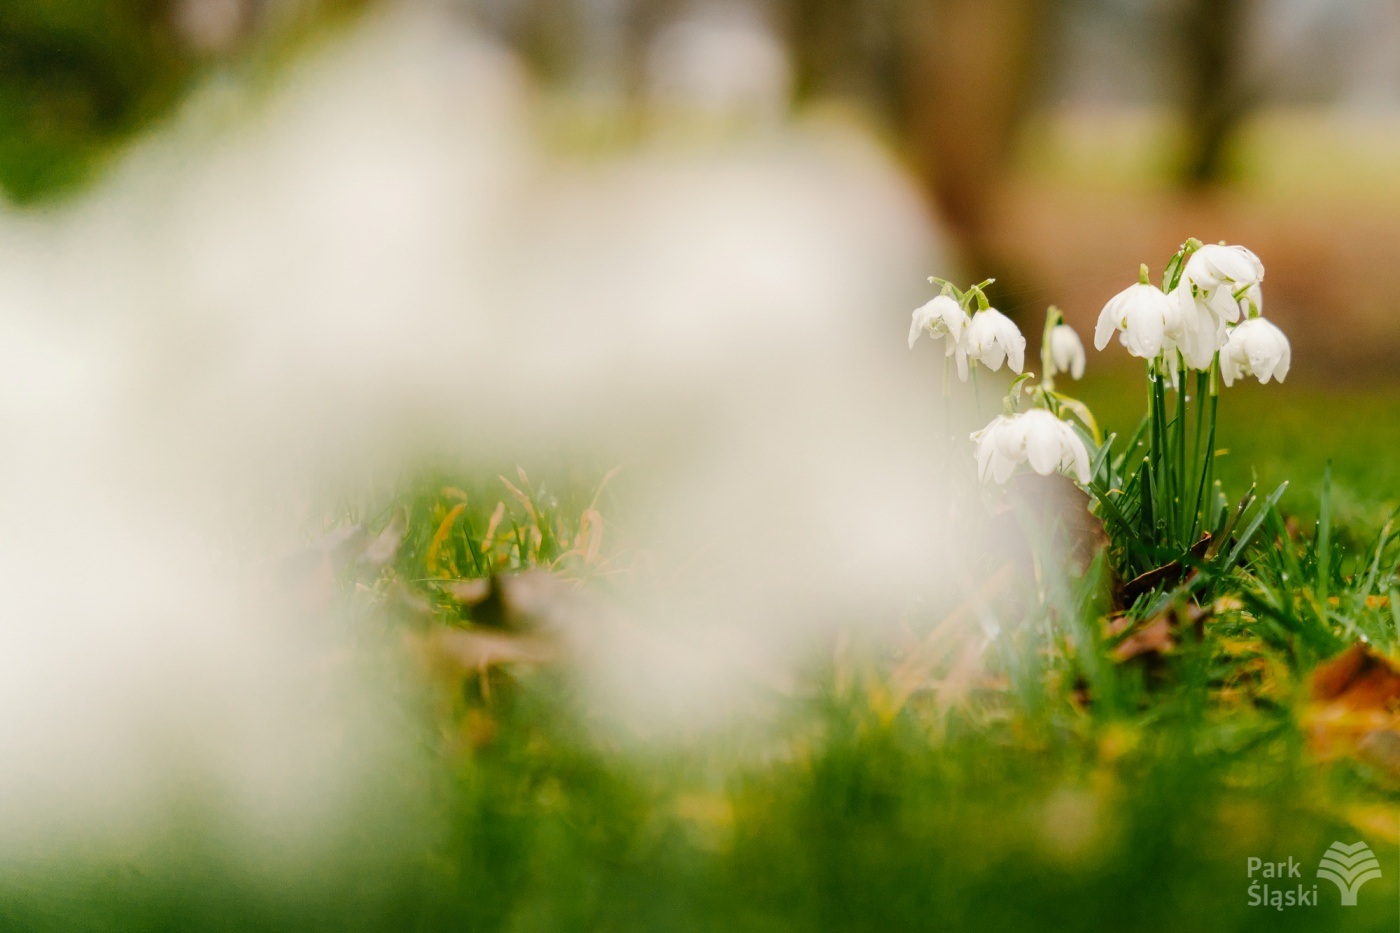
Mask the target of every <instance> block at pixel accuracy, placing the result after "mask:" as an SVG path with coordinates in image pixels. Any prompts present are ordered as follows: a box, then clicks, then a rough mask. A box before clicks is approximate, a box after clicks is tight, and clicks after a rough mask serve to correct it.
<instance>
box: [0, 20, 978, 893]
mask: <svg viewBox="0 0 1400 933" xmlns="http://www.w3.org/2000/svg"><path fill="white" fill-rule="evenodd" d="M313 46H314V47H313V49H312V51H311V54H309V56H308V57H307V58H306V59H303V60H301V61H298V62H295V63H291V64H290V65H289V66H288V68H287V69H286V71H285V72H281V73H280V74H279V83H277V84H276V85H274V86H272V87H270V88H268V87H263V86H262V85H261V84H259V85H258V86H257V87H256V88H255V89H253V90H252V91H250V92H248V93H247V95H246V96H245V95H242V94H241V93H240V91H239V89H238V88H237V87H236V86H232V85H230V84H220V85H217V86H214V87H211V88H209V89H207V91H206V93H204V94H197V95H196V97H195V98H194V99H193V100H192V101H191V104H190V107H189V110H188V111H187V112H186V113H185V114H183V115H181V116H180V117H178V118H176V119H174V120H172V121H170V123H169V124H168V125H167V126H166V127H164V128H163V129H162V130H161V132H160V133H158V134H157V135H155V136H152V137H150V138H148V139H146V140H143V141H142V142H141V143H140V144H138V145H137V147H135V148H134V149H133V150H132V151H130V152H129V153H126V154H124V156H123V157H122V159H121V160H119V161H120V164H117V165H115V166H114V168H113V171H112V172H111V174H109V175H108V176H107V177H106V178H105V179H104V180H103V181H102V182H101V184H100V185H98V186H97V187H96V188H94V189H93V190H92V191H90V192H88V193H85V194H84V195H83V196H82V197H81V198H80V199H77V200H74V201H72V202H70V203H69V204H66V205H64V206H63V207H61V208H55V209H53V210H51V211H46V212H43V213H41V214H30V215H26V216H15V215H14V214H11V213H6V212H5V211H3V210H0V261H2V262H3V265H4V267H5V269H6V271H5V274H4V275H3V276H0V332H3V333H4V334H5V338H4V340H0V427H3V429H4V436H5V437H6V439H7V445H6V448H5V450H4V455H3V456H0V518H3V520H4V527H5V529H6V535H5V536H4V540H3V541H0V582H3V583H4V584H5V585H4V586H0V616H3V618H4V619H5V624H4V625H3V626H0V674H3V676H0V837H3V838H5V839H6V840H7V842H11V843H14V844H13V845H10V846H9V851H10V852H12V853H23V855H22V856H18V857H26V858H27V857H30V856H31V854H32V853H31V852H30V850H29V849H28V848H26V844H27V843H29V842H33V843H34V845H36V846H39V845H41V846H44V847H48V848H50V849H63V848H64V847H66V846H81V847H82V848H81V850H82V851H84V852H87V851H91V850H93V849H94V848H95V847H97V846H99V845H100V844H101V843H102V841H103V840H105V839H116V840H117V841H116V842H114V843H113V844H114V845H118V846H122V845H126V846H127V848H130V846H129V845H127V843H128V842H129V840H122V839H120V838H118V837H120V836H121V834H123V833H131V834H137V835H139V834H140V833H143V832H147V831H155V832H160V831H162V830H163V828H168V826H169V823H168V822H167V821H165V820H164V817H165V815H166V814H167V813H169V812H171V811H170V809H169V808H170V807H171V806H174V807H176V808H177V809H176V811H175V812H177V813H181V814H183V813H185V812H187V811H186V810H185V809H183V808H185V807H187V806H197V805H207V806H209V807H210V808H211V809H214V810H219V811H220V812H222V811H223V810H227V811H228V814H227V819H225V820H224V821H223V822H220V823H218V824H217V825H218V826H219V827H221V829H220V830H219V832H220V833H221V836H220V838H219V839H218V840H217V841H216V843H214V844H217V845H218V846H220V848H221V851H223V850H225V849H226V850H227V851H228V852H229V853H230V854H231V855H234V854H237V853H238V852H247V853H248V854H249V857H250V863H251V864H252V865H254V866H256V867H257V870H258V871H259V873H260V877H261V876H262V874H263V873H265V872H266V871H268V867H267V866H268V864H269V863H268V858H269V852H270V851H271V850H270V847H271V846H273V845H274V844H275V843H289V848H291V847H292V846H291V845H290V843H293V842H294V843H297V844H298V845H301V844H304V845H305V846H307V847H309V848H315V847H318V846H319V845H321V844H322V841H323V840H324V839H326V838H328V837H329V833H328V832H327V830H326V827H327V826H329V825H334V824H335V821H336V820H337V819H339V818H343V817H344V816H345V813H346V811H345V809H344V807H345V806H348V804H346V801H347V800H349V799H350V798H353V797H354V795H355V792H356V791H357V790H358V789H360V782H361V781H362V780H366V779H367V778H366V777H365V775H366V774H367V773H372V772H374V770H375V768H376V767H378V766H379V762H378V759H376V758H375V751H376V746H375V743H374V742H372V741H370V740H368V739H366V738H365V736H364V733H365V732H370V733H374V734H375V735H379V734H381V731H382V733H383V734H384V735H402V728H401V726H402V722H401V721H400V720H399V719H397V717H396V715H395V714H392V713H391V712H389V708H390V707H391V706H392V703H391V702H390V701H387V700H384V698H383V695H382V694H381V693H380V692H378V691H377V690H376V689H375V686H376V685H375V684H373V683H369V684H365V683H362V682H361V678H359V677H358V675H357V672H356V670H355V669H354V668H355V664H354V657H355V653H354V651H353V650H352V649H349V648H348V647H347V646H346V645H345V644H344V642H345V640H346V637H347V634H348V633H349V632H350V631H353V630H354V626H353V621H354V620H352V619H349V618H342V617H340V616H339V615H336V614H334V613H332V616H333V617H331V618H327V615H326V612H325V611H322V610H306V609H304V608H302V606H301V604H300V603H299V602H298V601H297V600H296V599H295V598H294V597H293V596H289V595H288V594H287V593H285V592H284V591H283V588H282V587H281V585H280V584H279V582H278V581H277V580H276V579H271V578H272V577H273V576H274V574H273V573H272V571H271V570H270V568H272V567H274V566H276V565H277V564H278V562H279V560H278V559H279V557H280V556H281V555H283V554H285V553H287V552H288V551H289V550H292V549H294V548H297V547H304V546H305V544H306V537H307V534H308V531H307V529H306V525H307V524H308V523H309V521H308V519H309V518H310V517H315V518H316V519H317V520H319V519H321V518H322V517H323V513H324V512H325V511H327V510H326V509H325V507H324V506H325V503H326V502H327V501H329V500H332V499H335V500H337V501H338V500H339V499H340V495H339V494H340V493H341V492H342V491H345V492H346V493H347V495H346V496H345V498H346V499H347V500H352V501H353V499H354V498H355V497H357V496H359V495H360V494H362V493H363V491H364V490H366V489H379V488H386V487H392V486H393V485H394V484H396V483H397V482H398V481H399V478H400V477H402V476H403V475H405V474H406V473H411V472H412V471H414V470H416V469H417V468H418V467H419V466H421V462H422V458H431V459H433V460H434V461H441V460H446V461H448V462H449V463H450V464H452V465H456V464H465V465H466V466H468V467H474V466H479V465H482V464H483V463H486V464H489V465H491V466H495V465H496V464H497V463H499V462H500V461H505V462H507V463H512V462H519V463H523V464H525V465H527V466H530V465H532V464H536V463H543V464H550V463H555V462H558V461H559V460H561V459H564V458H565V457H575V456H576V457H579V458H582V459H586V460H587V461H588V462H601V463H602V464H603V465H604V466H609V465H613V464H618V463H626V464H627V469H626V470H625V471H624V473H623V479H622V480H620V481H619V483H618V484H616V485H615V487H614V488H615V489H617V490H618V491H617V492H616V507H615V509H610V510H609V511H608V514H607V516H606V518H607V521H608V523H609V524H608V527H609V529H613V528H619V529H625V533H626V534H628V535H629V541H630V540H636V541H637V542H639V545H638V550H643V549H644V550H645V551H646V553H647V556H648V561H647V564H648V565H649V566H655V567H656V568H658V569H657V570H656V572H655V574H654V575H652V576H650V577H648V578H646V579H642V578H641V577H640V576H639V577H638V584H637V586H636V587H635V591H629V593H628V595H629V597H630V598H631V599H633V601H634V602H635V603H636V605H629V606H628V609H629V612H630V615H629V619H628V621H629V623H630V627H623V626H622V625H619V626H618V627H617V628H616V629H614V630H610V631H609V632H607V633H600V634H599V636H598V637H597V639H596V640H595V641H594V642H592V643H590V646H589V648H588V651H589V652H590V653H588V654H587V656H586V659H585V661H584V662H583V663H581V665H580V668H581V671H582V673H583V676H584V679H586V680H587V681H588V682H589V683H590V685H594V686H595V687H596V693H597V694H598V695H599V696H604V697H605V698H607V699H609V700H615V703H614V704H613V705H611V706H609V707H608V709H609V710H611V711H615V712H616V713H617V714H618V715H619V716H636V717H664V716H665V715H666V714H668V713H674V715H676V716H678V717H684V718H685V721H686V722H687V723H700V722H708V723H716V722H720V721H723V720H724V717H725V715H726V712H727V711H726V706H728V707H729V710H732V709H733V707H734V706H736V705H738V704H741V703H742V704H745V706H744V709H745V711H746V712H752V709H753V708H752V707H750V706H748V705H747V701H748V700H749V699H751V698H752V694H751V693H748V694H746V693H745V692H744V690H743V686H744V684H748V683H752V682H753V681H755V680H758V679H759V678H758V677H751V671H752V670H757V671H759V672H761V674H762V676H763V677H770V676H775V672H777V676H781V673H782V672H783V671H784V670H786V667H787V666H788V665H789V664H791V663H792V662H794V661H795V660H796V659H797V658H799V657H801V656H802V653H803V652H805V651H807V650H810V649H811V647H812V646H813V645H814V644H815V641H816V639H814V638H813V636H814V634H816V633H817V632H818V631H819V629H820V627H821V626H822V625H823V624H834V623H835V622H836V621H837V620H841V621H845V620H848V619H851V618H862V619H864V618H895V617H897V616H898V611H899V608H900V607H902V606H903V605H905V604H906V603H907V601H908V599H909V598H910V593H911V591H913V592H917V593H938V592H940V591H941V589H940V588H941V587H942V586H944V585H945V584H944V582H943V580H942V577H941V576H940V575H941V574H943V573H944V571H943V570H940V569H938V568H940V567H947V566H950V565H951V564H952V563H954V562H955V555H950V554H949V553H948V552H949V550H950V549H951V545H949V544H948V541H949V540H954V539H956V540H959V541H960V542H965V541H966V540H967V538H968V535H973V534H977V533H978V532H977V530H976V529H968V530H966V531H965V532H964V531H959V532H958V534H957V535H956V536H950V535H949V534H948V532H947V530H946V529H944V528H940V527H939V526H938V525H937V523H934V522H930V521H928V516H929V515H930V514H934V512H935V511H936V510H937V509H938V508H939V503H940V501H941V499H942V497H944V496H945V495H946V493H945V489H946V484H943V483H942V482H940V481H939V480H941V479H942V478H943V477H942V474H941V472H940V471H941V470H942V469H943V462H942V459H941V458H940V456H939V453H938V448H937V444H936V443H935V442H934V440H933V439H932V438H928V437H926V436H925V433H924V432H921V431H920V430H919V426H920V425H921V424H923V423H925V421H926V420H927V419H928V418H929V417H931V415H932V413H933V412H932V409H933V407H934V405H935V402H934V400H933V399H932V398H930V397H929V394H928V393H923V394H921V393H920V392H919V388H920V383H919V381H918V379H919V372H918V369H917V367H916V365H914V361H913V360H910V359H908V354H907V353H906V352H905V351H900V350H899V349H898V347H897V345H895V346H891V345H890V342H889V341H888V340H887V339H885V336H884V335H885V333H886V331H887V328H888V327H890V326H898V324H897V323H895V320H894V319H890V320H888V321H880V320H871V319H869V318H868V317H865V316H862V315H860V314H856V313H852V309H854V308H858V307H860V306H862V305H864V304H872V303H873V304H885V305H887V306H889V307H907V304H908V303H912V299H911V297H910V296H909V295H908V294H907V293H905V292H903V291H902V290H898V289H895V288H892V287H891V286H890V284H889V283H891V282H900V281H909V282H914V281H917V280H918V279H919V278H921V277H922V276H921V275H920V270H921V269H922V267H923V266H924V264H925V263H926V262H927V261H928V259H929V256H930V255H931V254H935V255H936V253H937V252H938V247H937V244H936V242H935V241H934V237H933V232H932V231H931V229H930V227H929V224H928V221H927V218H926V217H925V216H924V215H923V214H922V213H921V212H920V210H919V209H918V207H917V206H916V205H917V203H918V198H917V196H916V195H915V193H914V187H913V185H912V183H911V182H910V181H909V180H908V179H907V178H905V177H904V176H902V175H901V174H900V173H899V171H898V169H897V168H896V167H895V165H894V164H893V162H892V160H891V159H890V158H889V157H888V156H887V155H886V154H884V153H883V152H882V151H881V149H880V148H879V147H878V145H876V144H875V143H874V142H872V141H871V140H870V139H869V138H868V137H866V136H865V135H864V134H863V133H862V132H861V131H860V130H859V129H857V128H854V126H853V125H851V124H846V123H836V124H830V125H828V124H817V125H804V126H800V127H794V126H784V127H782V132H781V133H780V134H778V133H775V134H774V135H772V136H771V137H763V138H762V139H759V140H746V141H745V142H744V143H743V144H742V145H737V146H733V147H727V148H717V147H713V146H710V147H700V148H686V149H677V148H675V147H660V146H657V147H647V146H643V145H639V146H637V147H636V148H635V149H629V150H627V151H625V152H620V153H617V154H616V155H613V156H609V157H608V158H606V159H597V160H590V161H588V162H587V164H586V166H584V167H581V166H580V165H579V164H578V163H577V162H570V161H568V160H567V159H565V158H563V157H560V156H558V154H556V153H551V152H549V151H546V150H544V149H542V148H541V147H540V146H538V145H536V144H535V143H534V141H533V138H532V136H531V132H530V127H531V126H532V125H533V124H534V123H535V122H536V121H537V118H538V116H539V115H538V114H532V113H531V112H530V110H529V106H530V101H531V96H530V94H529V92H528V88H526V87H525V86H524V85H523V82H522V81H521V76H520V74H519V72H518V70H517V67H516V65H515V64H514V63H513V61H512V60H511V59H510V58H509V57H508V56H507V55H505V54H504V53H503V52H502V51H501V50H500V49H499V48H496V47H494V46H491V45H489V44H487V43H485V42H483V41H482V40H481V38H480V37H479V36H478V35H477V34H475V33H473V32H472V31H471V30H470V28H469V27H467V26H466V25H465V23H464V19H463V18H462V17H460V16H458V15H457V14H456V13H455V12H453V11H451V10H450V9H448V8H447V7H446V5H441V6H435V5H433V4H431V3H423V4H419V3H414V4H386V5H380V6H376V7H375V8H374V9H373V10H372V11H371V12H369V13H367V14H366V15H365V16H364V17H362V18H360V19H358V20H357V21H356V23H355V25H354V27H353V28H347V29H346V30H345V31H344V32H343V33H337V34H336V35H335V37H334V38H333V39H328V40H327V41H326V42H325V43H324V44H321V43H316V44H313ZM678 281H687V282H693V283H697V284H696V285H695V287H693V288H686V289H680V290H678V289H676V287H675V283H676V282H678ZM900 317H902V315H900ZM901 323H902V322H901ZM963 336H964V337H966V333H964V334H963ZM493 472H494V471H493ZM874 475H879V476H880V478H881V481H880V483H879V484H877V487H876V488H871V487H870V484H869V482H868V479H869V477H870V476H874ZM931 475H932V477H934V478H935V481H933V482H931V481H930V478H931ZM628 482H631V483H633V485H632V486H631V487H629V490H628V492H627V493H626V494H624V492H623V491H621V489H620V487H621V486H623V485H625V484H626V483H628ZM736 516H743V517H744V524H745V528H744V529H743V534H736V524H735V521H736ZM750 518H752V521H750ZM328 520H333V519H328ZM347 521H348V519H347ZM74 529H81V532H82V533H81V540H80V541H78V539H75V538H74V537H73V530H74ZM78 544H80V545H81V547H80V548H79V547H78ZM75 548H77V550H81V552H82V553H83V554H84V555H97V556H100V557H101V559H100V560H97V559H94V560H90V561H88V563H89V564H90V565H92V566H82V565H77V566H75V565H74V564H73V560H74V559H76V558H75V557H74V555H75V553H76V550H75ZM98 571H100V572H98ZM654 581H663V582H662V583H659V584H656V585H652V584H653V582H654ZM717 581H719V582H720V583H721V585H716V582H717ZM622 588H623V587H621V586H619V587H618V589H619V590H620V589H622ZM340 687H344V690H343V693H348V694H349V695H350V696H351V697H352V698H354V702H353V703H351V702H348V701H345V700H344V699H343V697H342V691H341V690H340V689H338V688H340ZM360 717H363V721H361V718H360ZM755 718H757V717H755ZM385 719H388V720H390V722H389V723H387V724H386V723H385V722H384V720H385ZM684 731H685V730H677V729H669V730H668V729H664V728H660V729H657V730H655V733H654V734H660V735H662V736H666V735H677V734H680V733H682V732H684ZM403 737H404V738H405V739H407V738H408V736H406V735H405V736H403ZM385 742H386V744H389V745H391V746H392V745H393V741H392V740H389V739H386V740H385ZM186 777H192V778H193V779H194V781H195V783H194V784H193V785H190V786H186V782H185V778H186ZM409 783H411V782H409ZM189 794H194V795H197V798H198V799H193V800H191V799H190V798H189V797H188V796H187V795H189ZM240 842H242V843H243V845H239V843H240ZM225 843H227V845H225Z"/></svg>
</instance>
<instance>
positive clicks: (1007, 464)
mask: <svg viewBox="0 0 1400 933" xmlns="http://www.w3.org/2000/svg"><path fill="white" fill-rule="evenodd" d="M1014 472H1016V461H1015V460H1012V459H1011V458H1010V457H1005V456H1002V455H1001V453H1000V452H997V453H995V454H993V455H992V479H994V480H996V481H997V482H998V483H1005V482H1006V481H1007V480H1009V479H1010V478H1011V474H1012V473H1014Z"/></svg>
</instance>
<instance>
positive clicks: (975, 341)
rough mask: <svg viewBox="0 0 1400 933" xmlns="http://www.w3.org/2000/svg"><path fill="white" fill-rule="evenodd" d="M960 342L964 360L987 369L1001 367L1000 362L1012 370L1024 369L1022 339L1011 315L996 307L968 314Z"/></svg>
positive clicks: (1023, 341) (1024, 343) (1024, 342)
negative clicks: (970, 317) (979, 364)
mask: <svg viewBox="0 0 1400 933" xmlns="http://www.w3.org/2000/svg"><path fill="white" fill-rule="evenodd" d="M964 343H965V348H966V351H967V357H968V359H970V360H973V361H974V362H977V363H981V364H982V365H983V366H986V367H987V368H988V369H990V370H993V371H995V370H998V369H1001V364H1002V363H1003V362H1006V363H1007V364H1008V365H1009V366H1010V368H1011V371H1012V372H1014V373H1019V372H1020V371H1021V370H1022V369H1024V368H1025V362H1026V338H1025V337H1024V336H1023V335H1022V334H1021V331H1020V330H1019V329H1017V327H1016V325H1015V324H1014V323H1012V321H1011V318H1009V317H1007V316H1006V315H1004V314H1002V313H1001V312H1000V311H998V310H997V309H996V308H985V309H983V310H981V311H978V312H977V313H976V314H974V315H973V316H972V323H971V324H969V325H968V328H967V335H966V337H965V340H964Z"/></svg>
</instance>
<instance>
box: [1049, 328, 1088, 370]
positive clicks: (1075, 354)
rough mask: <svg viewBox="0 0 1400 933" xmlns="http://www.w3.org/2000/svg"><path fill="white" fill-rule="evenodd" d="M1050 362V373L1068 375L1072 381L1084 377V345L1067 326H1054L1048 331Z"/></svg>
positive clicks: (1072, 329)
mask: <svg viewBox="0 0 1400 933" xmlns="http://www.w3.org/2000/svg"><path fill="white" fill-rule="evenodd" d="M1050 362H1051V363H1052V364H1053V366H1052V367H1051V368H1052V370H1053V371H1052V372H1050V373H1047V374H1046V375H1050V376H1053V375H1054V374H1055V373H1069V374H1070V376H1071V377H1072V378H1074V379H1079V378H1081V377H1082V376H1083V375H1084V344H1083V343H1082V342H1081V341H1080V340H1079V335H1078V334H1077V333H1075V331H1074V328H1073V327H1070V326H1069V325H1068V324H1056V325H1055V326H1054V327H1053V328H1051V330H1050Z"/></svg>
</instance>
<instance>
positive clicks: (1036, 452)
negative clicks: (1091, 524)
mask: <svg viewBox="0 0 1400 933" xmlns="http://www.w3.org/2000/svg"><path fill="white" fill-rule="evenodd" d="M972 439H973V440H974V441H975V442H976V443H977V475H978V477H979V478H980V479H981V480H982V481H983V482H986V481H987V478H988V476H990V477H991V478H992V479H994V480H996V482H998V483H1004V482H1006V481H1007V480H1008V479H1010V478H1011V474H1012V473H1014V472H1015V471H1016V467H1017V466H1018V465H1019V464H1022V463H1027V464H1029V465H1030V468H1031V469H1032V470H1034V471H1035V472H1037V473H1039V474H1040V475H1041V476H1049V475H1050V474H1051V473H1054V472H1055V471H1056V470H1059V469H1064V470H1069V471H1072V472H1073V474H1074V477H1075V479H1077V480H1079V482H1081V483H1088V482H1089V479H1090V476H1089V450H1088V448H1087V447H1086V446H1085V445H1084V439H1083V438H1081V437H1080V436H1079V434H1078V433H1077V432H1076V431H1075V430H1074V428H1073V427H1071V426H1070V425H1069V424H1067V423H1066V422H1064V421H1061V420H1060V419H1059V418H1056V417H1055V416H1054V415H1053V414H1051V413H1050V412H1048V411H1046V410H1045V409H1043V408H1033V409H1031V410H1030V411H1026V412H1022V413H1020V414H1015V415H998V416H997V417H996V419H995V420H993V421H992V423H991V424H989V425H987V426H986V427H985V428H983V429H982V430H980V431H977V432H975V433H973V435H972Z"/></svg>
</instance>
